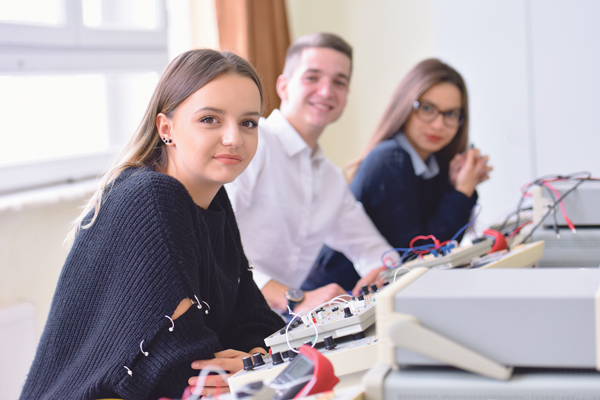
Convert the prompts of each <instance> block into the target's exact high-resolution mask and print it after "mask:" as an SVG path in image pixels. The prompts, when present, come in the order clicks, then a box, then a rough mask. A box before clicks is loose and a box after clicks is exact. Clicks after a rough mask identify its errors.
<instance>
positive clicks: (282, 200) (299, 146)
mask: <svg viewBox="0 0 600 400" xmlns="http://www.w3.org/2000/svg"><path fill="white" fill-rule="evenodd" d="M258 134H259V141H258V150H257V152H256V155H255V157H254V159H253V160H252V162H251V163H250V165H249V166H248V168H247V169H246V170H245V171H244V172H243V173H242V174H241V175H240V176H239V177H238V178H237V179H236V180H235V181H234V182H232V183H230V184H227V185H225V187H226V189H227V193H228V194H229V198H230V199H231V203H232V205H233V209H234V211H235V216H236V219H237V223H238V226H239V228H240V233H241V237H242V244H243V246H244V251H245V252H246V256H247V257H248V259H249V260H250V261H251V262H252V264H254V267H255V270H254V280H255V281H256V283H257V285H258V287H259V288H262V287H263V286H264V285H265V284H266V283H267V282H268V281H269V280H271V279H273V280H275V281H277V282H280V283H282V284H284V285H287V286H290V287H300V285H301V284H302V282H304V280H305V279H306V277H307V276H308V274H309V272H310V270H311V268H312V265H313V263H314V262H315V260H316V258H317V255H318V254H319V251H320V250H321V247H322V246H323V244H326V245H328V246H329V247H331V248H332V249H335V250H338V251H340V252H342V253H344V254H345V255H346V257H348V259H350V260H351V261H352V262H353V263H354V266H355V268H356V270H357V272H358V273H359V275H361V276H365V275H366V274H367V273H368V272H369V271H371V270H372V269H373V268H376V267H380V266H382V265H383V264H382V262H381V255H382V254H383V253H384V252H386V251H388V250H391V249H392V247H391V246H390V245H389V244H388V243H387V241H386V240H385V239H384V238H383V237H382V236H381V234H380V233H379V231H377V228H375V226H374V225H373V223H372V222H371V220H370V219H369V217H368V216H367V214H366V213H365V211H364V209H363V207H362V204H361V203H359V202H357V201H356V200H355V198H354V196H353V195H352V193H351V192H350V191H349V190H348V187H347V186H346V181H345V178H344V175H343V173H342V171H341V170H340V169H339V168H337V167H336V166H334V165H333V164H332V163H331V162H330V161H329V160H328V159H327V158H326V157H325V155H324V154H323V152H322V150H321V149H320V148H317V149H316V150H315V151H314V153H313V151H312V149H311V148H310V146H308V145H307V144H306V142H305V141H304V140H303V139H302V137H301V136H300V135H299V134H298V132H296V130H295V129H294V128H293V127H292V126H291V125H290V123H289V122H288V121H287V120H286V119H285V117H284V116H283V115H282V114H281V112H280V111H279V110H275V111H273V113H272V114H271V115H270V116H269V118H268V119H264V118H261V120H260V122H259V128H258ZM394 255H396V254H395V253H394Z"/></svg>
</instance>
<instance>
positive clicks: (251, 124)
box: [241, 119, 258, 129]
mask: <svg viewBox="0 0 600 400" xmlns="http://www.w3.org/2000/svg"><path fill="white" fill-rule="evenodd" d="M241 125H242V126H243V127H245V128H250V129H252V128H256V127H257V126H258V121H255V120H253V119H247V120H245V121H242V123H241Z"/></svg>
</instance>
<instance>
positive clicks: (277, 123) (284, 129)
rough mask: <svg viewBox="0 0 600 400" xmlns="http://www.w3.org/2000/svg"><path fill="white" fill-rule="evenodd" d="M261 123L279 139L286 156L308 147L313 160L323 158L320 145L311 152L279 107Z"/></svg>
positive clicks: (293, 154)
mask: <svg viewBox="0 0 600 400" xmlns="http://www.w3.org/2000/svg"><path fill="white" fill-rule="evenodd" d="M262 123H263V124H265V125H266V127H267V128H268V129H269V130H270V131H271V132H273V133H274V134H275V136H276V137H277V138H278V139H279V141H280V142H281V144H282V146H283V148H284V149H285V151H286V153H287V155H288V156H290V157H293V156H295V155H296V154H298V153H300V152H302V151H303V150H305V149H308V151H309V152H310V153H312V156H311V158H312V160H313V161H317V160H322V159H324V158H325V154H324V153H323V150H321V146H319V145H317V148H316V150H315V151H314V152H313V151H312V149H311V148H310V146H309V145H308V144H306V142H305V141H304V139H302V136H300V134H299V133H298V132H297V131H296V129H294V127H293V126H292V124H290V123H289V121H288V120H287V119H286V118H285V117H284V116H283V114H282V113H281V111H279V109H277V108H276V109H275V110H273V112H272V113H271V115H269V118H267V119H266V120H264V121H263V122H262Z"/></svg>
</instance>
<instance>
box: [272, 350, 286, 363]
mask: <svg viewBox="0 0 600 400" xmlns="http://www.w3.org/2000/svg"><path fill="white" fill-rule="evenodd" d="M271 360H273V365H279V364H281V363H283V358H282V357H281V353H280V352H275V353H273V354H271Z"/></svg>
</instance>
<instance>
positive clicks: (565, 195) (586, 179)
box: [521, 172, 594, 243]
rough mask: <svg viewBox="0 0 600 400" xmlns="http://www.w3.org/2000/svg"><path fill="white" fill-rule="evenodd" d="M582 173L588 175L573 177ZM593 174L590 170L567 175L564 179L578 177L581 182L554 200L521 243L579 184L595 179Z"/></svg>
mask: <svg viewBox="0 0 600 400" xmlns="http://www.w3.org/2000/svg"><path fill="white" fill-rule="evenodd" d="M582 174H587V177H585V178H574V177H573V176H577V175H582ZM591 176H592V174H591V173H590V172H582V173H577V174H571V175H568V178H567V177H565V178H564V179H569V180H572V179H578V180H579V182H577V183H576V184H575V185H574V186H573V187H572V188H571V189H569V190H567V191H566V192H565V193H564V194H563V195H562V196H560V197H559V198H558V199H557V200H556V201H555V202H554V204H552V206H550V207H549V208H548V211H546V214H544V216H543V217H542V218H541V219H540V221H539V222H538V223H537V224H536V225H535V226H534V227H533V228H532V229H531V231H530V232H529V233H528V234H527V236H525V237H524V238H523V240H521V243H525V241H526V240H527V239H529V238H530V237H531V236H532V235H533V232H534V231H535V230H536V229H537V228H539V227H540V225H541V224H542V223H543V222H544V220H545V219H546V217H547V216H548V215H549V214H550V213H551V212H552V211H553V210H554V209H556V206H557V205H558V204H560V202H561V201H562V200H563V199H564V198H565V197H567V196H568V195H569V194H570V193H571V192H573V191H574V190H575V189H577V188H578V187H579V185H581V184H582V183H583V182H585V181H589V180H594V179H590V178H591Z"/></svg>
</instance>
